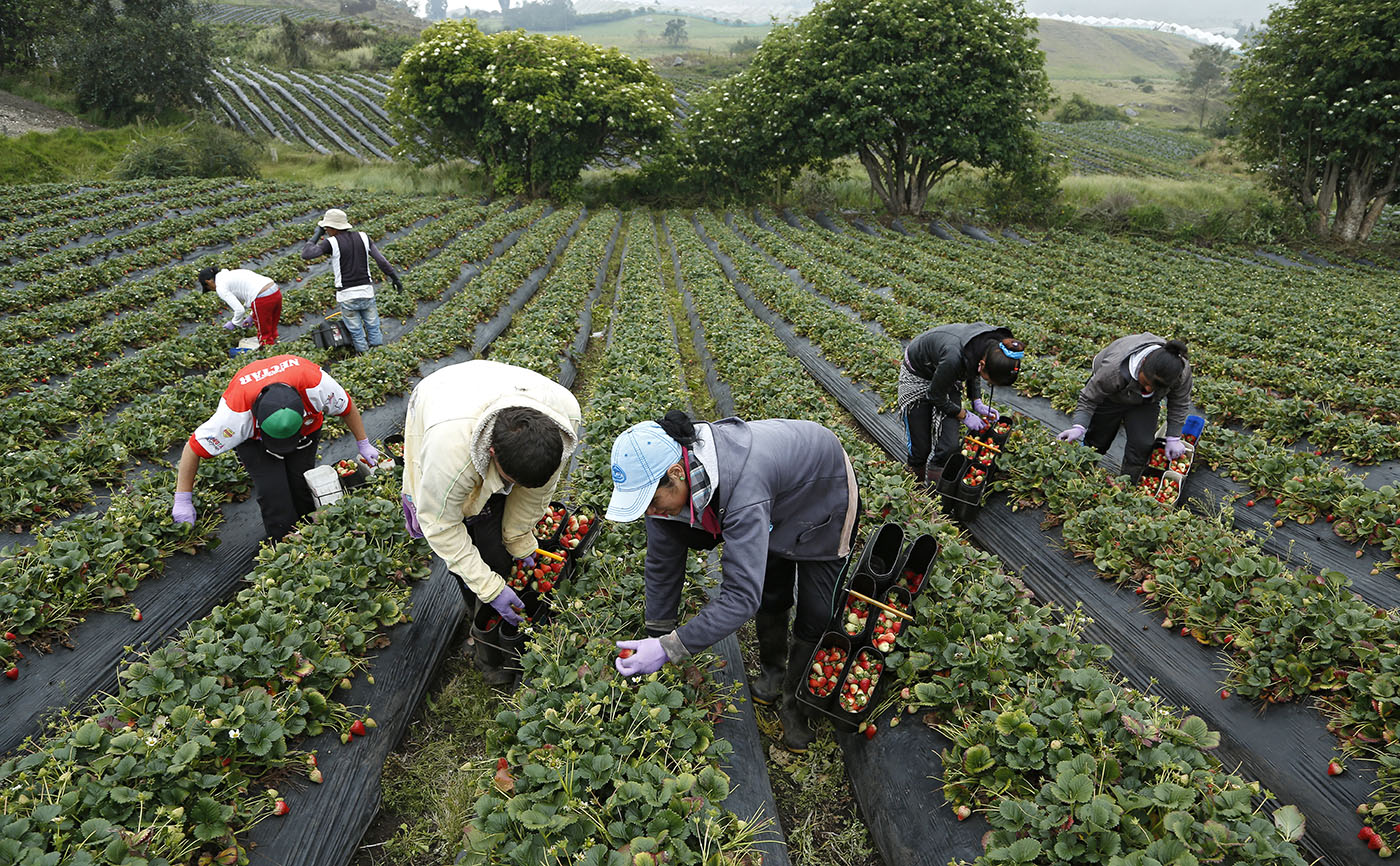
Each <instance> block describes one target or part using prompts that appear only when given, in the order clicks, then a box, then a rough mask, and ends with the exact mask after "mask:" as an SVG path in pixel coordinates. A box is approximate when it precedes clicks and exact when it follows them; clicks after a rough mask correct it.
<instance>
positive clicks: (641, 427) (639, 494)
mask: <svg viewBox="0 0 1400 866" xmlns="http://www.w3.org/2000/svg"><path fill="white" fill-rule="evenodd" d="M680 459H681V445H680V443H679V442H677V441H676V440H674V439H672V438H671V437H670V435H669V434H668V433H667V432H666V431H665V430H662V429H661V425H660V424H658V423H656V422H655V421H643V422H641V423H640V424H633V425H632V426H631V427H628V428H627V429H626V430H624V431H622V433H621V435H619V436H618V437H617V440H616V441H615V442H613V447H612V479H613V492H612V499H610V500H608V510H607V513H606V515H605V516H606V517H607V518H608V519H609V520H615V521H617V522H618V523H626V522H628V521H630V520H636V519H637V518H638V517H641V516H642V514H643V513H644V512H645V511H646V510H647V506H648V505H650V504H651V498H652V497H653V496H655V495H656V487H657V485H658V484H660V483H661V478H662V476H664V475H665V474H666V470H667V469H670V468H671V466H672V465H673V464H674V463H675V462H676V461H677V460H680Z"/></svg>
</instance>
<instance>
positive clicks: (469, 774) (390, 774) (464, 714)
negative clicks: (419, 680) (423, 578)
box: [351, 654, 501, 866]
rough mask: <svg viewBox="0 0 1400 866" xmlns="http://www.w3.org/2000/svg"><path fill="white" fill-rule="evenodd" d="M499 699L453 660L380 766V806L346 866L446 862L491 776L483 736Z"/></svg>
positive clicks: (417, 865)
mask: <svg viewBox="0 0 1400 866" xmlns="http://www.w3.org/2000/svg"><path fill="white" fill-rule="evenodd" d="M500 708H501V702H500V698H499V696H498V695H497V694H496V693H495V692H493V691H492V690H491V689H490V688H489V687H488V686H486V685H485V684H484V683H482V681H481V677H480V676H479V675H478V674H477V673H476V671H475V670H474V669H473V667H472V666H471V664H470V663H469V662H467V661H466V660H464V659H463V658H462V656H461V655H460V654H459V655H458V656H456V657H455V658H453V659H451V660H450V661H449V662H448V666H447V670H446V671H445V673H444V675H443V685H442V686H441V687H440V688H438V689H437V690H436V691H434V692H433V693H432V694H431V695H430V696H429V697H428V699H427V700H426V701H425V702H424V704H423V708H422V711H421V713H419V714H418V718H417V719H416V720H415V721H414V723H413V725H412V726H411V727H410V728H409V731H408V735H407V736H406V737H404V740H403V742H402V743H400V744H399V747H398V748H397V749H395V750H394V751H393V752H392V753H391V754H390V755H389V757H388V758H387V759H385V761H384V768H383V771H382V773H381V776H380V777H381V779H382V783H383V786H384V801H383V804H382V807H381V809H380V812H379V816H378V817H377V818H376V819H375V823H374V825H373V826H371V828H370V830H369V831H368V832H367V833H366V838H365V841H364V843H363V844H362V847H361V848H360V850H359V851H358V852H357V853H356V855H355V857H354V859H353V860H352V861H351V863H352V864H353V866H376V864H385V866H388V864H393V866H427V864H437V863H451V862H452V861H453V859H454V858H455V857H456V856H457V853H458V851H459V850H460V848H461V843H462V831H463V829H464V828H465V827H466V826H467V824H468V823H469V822H470V821H471V818H472V816H473V815H474V814H475V806H476V796H477V785H478V783H479V781H480V779H481V777H482V775H483V774H485V775H488V776H489V775H490V771H491V770H492V769H494V767H493V766H492V764H491V760H490V759H491V758H492V757H494V756H488V755H487V754H486V746H485V742H484V736H485V732H486V729H487V728H488V727H489V726H490V725H491V724H492V723H493V722H494V720H495V717H496V712H497V711H498V710H499V709H500Z"/></svg>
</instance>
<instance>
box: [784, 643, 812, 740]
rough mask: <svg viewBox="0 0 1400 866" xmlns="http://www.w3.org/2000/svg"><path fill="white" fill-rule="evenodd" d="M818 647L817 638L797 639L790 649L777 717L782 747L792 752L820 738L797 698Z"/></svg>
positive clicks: (808, 714)
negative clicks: (812, 639) (813, 729)
mask: <svg viewBox="0 0 1400 866" xmlns="http://www.w3.org/2000/svg"><path fill="white" fill-rule="evenodd" d="M816 648H817V644H816V642H815V641H805V640H794V641H793V642H792V650H791V651H790V652H789V653H788V663H787V675H786V676H785V677H783V706H782V709H780V710H778V721H780V722H782V725H783V748H785V749H787V750H788V751H789V752H792V753H793V754H797V755H800V754H802V753H803V752H806V751H807V749H808V747H810V746H811V745H812V741H813V740H815V739H816V738H817V735H816V733H815V732H813V731H812V726H811V724H810V718H811V714H810V713H809V712H808V710H807V707H806V705H804V704H802V703H801V702H799V701H798V700H797V690H798V689H800V688H802V687H803V686H804V685H805V684H806V682H807V662H808V661H810V660H811V658H812V651H813V650H815V649H816Z"/></svg>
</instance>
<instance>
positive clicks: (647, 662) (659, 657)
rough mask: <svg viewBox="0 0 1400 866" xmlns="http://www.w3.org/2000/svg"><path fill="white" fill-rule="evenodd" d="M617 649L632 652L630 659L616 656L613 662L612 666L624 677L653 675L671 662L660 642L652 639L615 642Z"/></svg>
mask: <svg viewBox="0 0 1400 866" xmlns="http://www.w3.org/2000/svg"><path fill="white" fill-rule="evenodd" d="M617 648H618V649H620V650H631V651H632V655H631V657H630V658H622V657H621V656H618V657H617V658H616V659H614V660H613V666H614V667H616V668H617V672H618V673H620V674H622V675H623V676H624V677H635V676H638V675H640V674H654V673H656V672H657V671H659V670H661V668H662V667H663V666H664V665H665V664H666V662H668V661H670V660H671V659H670V656H668V655H666V648H665V647H663V646H662V645H661V641H659V640H657V639H656V638H654V637H649V638H647V639H646V640H620V641H618V642H617Z"/></svg>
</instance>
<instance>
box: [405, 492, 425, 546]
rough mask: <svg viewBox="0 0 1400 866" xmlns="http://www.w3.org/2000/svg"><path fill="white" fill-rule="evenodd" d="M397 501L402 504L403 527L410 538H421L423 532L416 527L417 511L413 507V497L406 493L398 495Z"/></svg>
mask: <svg viewBox="0 0 1400 866" xmlns="http://www.w3.org/2000/svg"><path fill="white" fill-rule="evenodd" d="M399 501H400V502H402V503H403V525H404V528H405V529H407V530H408V535H409V537H410V538H422V537H423V530H422V528H421V527H419V525H418V509H417V508H415V507H414V506H413V497H411V496H409V495H408V494H407V493H402V494H400V495H399Z"/></svg>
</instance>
